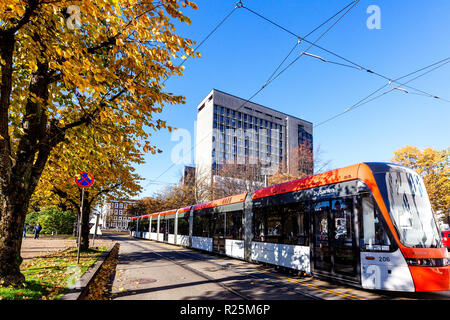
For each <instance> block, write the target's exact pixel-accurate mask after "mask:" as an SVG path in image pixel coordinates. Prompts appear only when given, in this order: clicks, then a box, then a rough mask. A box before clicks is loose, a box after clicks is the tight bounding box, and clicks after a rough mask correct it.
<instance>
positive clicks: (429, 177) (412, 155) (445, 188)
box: [392, 146, 450, 215]
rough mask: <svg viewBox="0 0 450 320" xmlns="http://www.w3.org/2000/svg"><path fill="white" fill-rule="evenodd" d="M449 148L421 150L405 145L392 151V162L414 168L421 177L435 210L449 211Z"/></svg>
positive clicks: (446, 212) (447, 212)
mask: <svg viewBox="0 0 450 320" xmlns="http://www.w3.org/2000/svg"><path fill="white" fill-rule="evenodd" d="M449 161H450V148H447V149H444V150H434V149H433V148H424V149H423V150H422V151H421V150H420V149H418V148H417V147H414V146H405V147H403V148H400V149H398V150H397V151H395V152H394V158H392V162H394V163H397V164H401V165H403V166H405V167H408V168H411V169H413V170H415V171H416V172H417V173H418V174H419V175H420V176H421V177H422V178H423V182H424V183H425V186H426V188H427V192H428V196H429V197H430V201H431V205H432V207H433V210H434V211H435V212H442V213H445V214H447V215H448V214H449V213H450V165H449Z"/></svg>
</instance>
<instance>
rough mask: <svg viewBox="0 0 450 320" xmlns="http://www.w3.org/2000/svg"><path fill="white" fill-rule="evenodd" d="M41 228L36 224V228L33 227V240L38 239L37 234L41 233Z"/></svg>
mask: <svg viewBox="0 0 450 320" xmlns="http://www.w3.org/2000/svg"><path fill="white" fill-rule="evenodd" d="M41 230H42V227H41V225H40V224H39V222H38V223H36V226H35V227H34V238H35V239H37V238H39V232H41Z"/></svg>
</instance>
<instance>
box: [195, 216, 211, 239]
mask: <svg viewBox="0 0 450 320" xmlns="http://www.w3.org/2000/svg"><path fill="white" fill-rule="evenodd" d="M210 216H211V215H210V214H209V213H200V212H195V211H194V229H193V230H192V235H193V236H194V237H207V238H208V237H209V234H210Z"/></svg>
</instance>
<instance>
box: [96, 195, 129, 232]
mask: <svg viewBox="0 0 450 320" xmlns="http://www.w3.org/2000/svg"><path fill="white" fill-rule="evenodd" d="M134 202H135V201H134V200H110V201H105V202H103V205H102V207H101V219H102V221H103V224H104V227H105V228H113V229H122V230H126V229H128V223H129V221H130V220H131V217H127V216H125V215H124V212H125V209H126V208H127V206H130V205H132V204H133V203H134Z"/></svg>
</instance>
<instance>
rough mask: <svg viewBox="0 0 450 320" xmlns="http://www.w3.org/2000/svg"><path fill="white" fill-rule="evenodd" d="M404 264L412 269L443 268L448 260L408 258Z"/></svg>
mask: <svg viewBox="0 0 450 320" xmlns="http://www.w3.org/2000/svg"><path fill="white" fill-rule="evenodd" d="M406 263H407V264H408V265H410V266H413V267H445V266H446V265H448V258H443V259H436V258H433V259H423V258H419V259H413V258H408V259H406Z"/></svg>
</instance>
